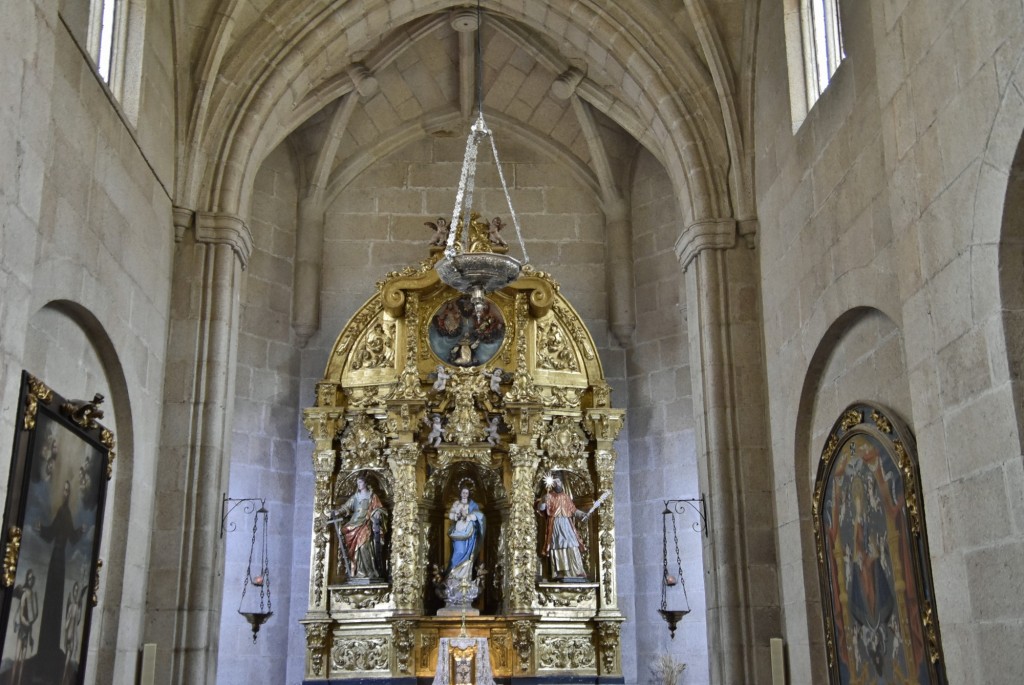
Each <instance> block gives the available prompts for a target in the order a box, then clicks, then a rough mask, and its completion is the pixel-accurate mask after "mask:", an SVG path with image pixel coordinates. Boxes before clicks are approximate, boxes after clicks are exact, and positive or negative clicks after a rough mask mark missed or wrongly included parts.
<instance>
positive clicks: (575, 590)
mask: <svg viewBox="0 0 1024 685" xmlns="http://www.w3.org/2000/svg"><path fill="white" fill-rule="evenodd" d="M537 604H538V606H542V607H555V608H559V609H563V608H570V609H575V608H579V607H593V606H595V605H596V604H597V601H596V598H595V597H594V590H593V586H591V587H586V586H584V587H580V586H573V585H564V586H562V587H550V586H544V587H538V588H537Z"/></svg>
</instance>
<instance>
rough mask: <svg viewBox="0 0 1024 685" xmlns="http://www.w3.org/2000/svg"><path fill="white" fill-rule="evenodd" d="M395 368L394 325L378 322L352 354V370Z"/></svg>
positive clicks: (387, 322)
mask: <svg viewBox="0 0 1024 685" xmlns="http://www.w3.org/2000/svg"><path fill="white" fill-rule="evenodd" d="M394 366H395V324H393V323H391V322H389V321H378V322H376V323H374V324H373V326H371V327H370V330H368V331H367V332H366V335H365V336H363V339H362V340H360V341H359V343H358V344H357V345H356V348H355V351H353V352H352V368H353V369H354V370H359V369H391V368H394Z"/></svg>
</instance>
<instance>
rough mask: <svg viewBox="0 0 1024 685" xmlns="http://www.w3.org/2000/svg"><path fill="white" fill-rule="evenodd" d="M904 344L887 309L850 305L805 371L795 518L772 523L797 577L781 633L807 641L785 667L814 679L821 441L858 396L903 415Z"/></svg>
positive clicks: (820, 643)
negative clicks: (798, 658)
mask: <svg viewBox="0 0 1024 685" xmlns="http://www.w3.org/2000/svg"><path fill="white" fill-rule="evenodd" d="M903 346H904V342H903V335H902V332H901V330H900V328H899V326H898V325H897V324H896V323H895V322H894V321H893V320H892V319H891V318H890V317H889V316H888V315H887V314H886V313H884V312H883V311H881V310H880V309H876V308H874V307H869V306H864V305H860V306H854V307H851V308H849V309H847V310H846V311H844V312H842V313H841V314H840V315H839V316H837V317H836V318H835V319H834V320H833V321H832V323H831V325H829V326H828V327H827V328H826V329H825V332H824V333H823V335H822V336H821V339H820V340H819V342H818V346H817V349H815V351H814V354H813V355H812V357H811V359H810V362H809V364H808V368H807V372H806V375H805V377H804V383H803V388H802V390H801V395H800V401H799V405H798V411H797V415H796V425H795V427H796V434H795V436H794V445H795V454H794V465H793V467H794V470H793V478H794V480H795V482H794V484H793V491H794V493H793V494H794V495H795V498H796V507H795V516H796V519H795V520H780V522H779V523H780V526H781V527H782V529H783V532H782V536H783V537H784V538H785V541H786V544H784V545H783V551H782V552H781V555H780V556H781V558H780V566H781V569H782V572H783V573H784V574H786V575H788V576H789V577H800V578H802V582H801V583H800V584H799V587H800V588H801V592H799V593H797V597H796V598H794V597H789V596H786V597H784V598H783V601H784V602H785V607H786V611H787V619H786V630H787V634H788V637H787V640H788V641H789V642H790V643H791V644H796V645H806V646H807V649H806V650H804V653H805V654H807V655H808V658H809V662H804V663H797V664H793V666H792V667H793V668H794V669H798V671H797V672H799V673H801V675H802V676H806V677H808V678H809V679H810V680H811V681H813V682H827V680H828V664H827V653H826V652H827V650H826V641H825V633H824V629H823V627H822V620H821V616H822V611H823V605H822V596H821V592H820V584H819V582H818V570H817V557H816V555H815V538H814V527H813V519H812V495H813V492H814V484H815V479H816V475H817V472H818V468H819V463H820V457H821V446H822V444H824V442H825V440H826V438H827V436H828V432H829V430H830V427H831V425H832V423H833V422H834V421H835V417H836V416H837V415H838V414H839V413H840V411H841V410H842V408H843V407H845V406H846V405H847V404H849V403H850V402H853V401H855V400H857V399H858V398H860V397H874V398H879V400H880V401H883V402H884V403H885V404H886V405H888V406H892V407H896V408H897V409H898V410H899V411H900V412H902V413H903V415H904V416H908V417H909V416H912V412H911V409H910V389H909V381H908V378H907V371H906V364H905V362H904V349H903ZM794 543H795V544H794ZM787 550H788V551H787ZM794 653H796V650H794Z"/></svg>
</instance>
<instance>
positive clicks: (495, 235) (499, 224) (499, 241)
mask: <svg viewBox="0 0 1024 685" xmlns="http://www.w3.org/2000/svg"><path fill="white" fill-rule="evenodd" d="M503 228H505V222H504V221H502V220H501V218H500V217H497V216H496V217H494V218H493V219H491V224H490V227H489V228H488V230H487V239H488V240H490V241H491V244H492V245H499V246H501V247H507V246H508V243H506V242H505V239H504V238H502V237H501V235H499V234H500V233H501V231H502V229H503Z"/></svg>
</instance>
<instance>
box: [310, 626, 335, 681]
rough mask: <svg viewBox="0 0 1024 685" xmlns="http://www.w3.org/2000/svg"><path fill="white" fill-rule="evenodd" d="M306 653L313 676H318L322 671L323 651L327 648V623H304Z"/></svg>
mask: <svg viewBox="0 0 1024 685" xmlns="http://www.w3.org/2000/svg"><path fill="white" fill-rule="evenodd" d="M305 626H306V651H307V652H308V653H309V664H310V666H311V667H312V670H313V675H316V676H319V675H320V674H321V673H323V669H324V650H325V649H326V648H327V635H328V634H329V632H330V627H331V626H330V624H329V623H322V622H318V623H306V624H305Z"/></svg>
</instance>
